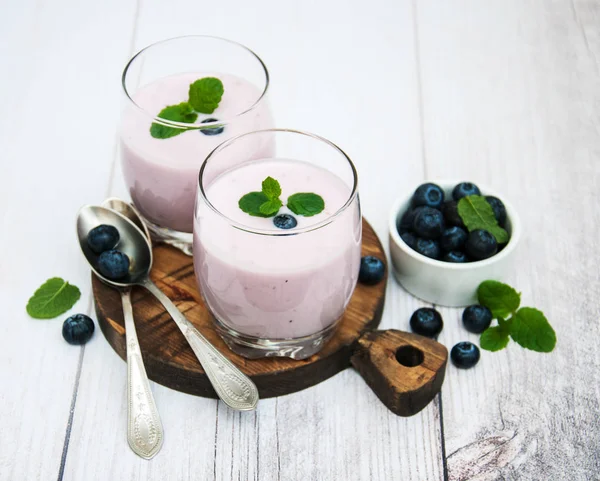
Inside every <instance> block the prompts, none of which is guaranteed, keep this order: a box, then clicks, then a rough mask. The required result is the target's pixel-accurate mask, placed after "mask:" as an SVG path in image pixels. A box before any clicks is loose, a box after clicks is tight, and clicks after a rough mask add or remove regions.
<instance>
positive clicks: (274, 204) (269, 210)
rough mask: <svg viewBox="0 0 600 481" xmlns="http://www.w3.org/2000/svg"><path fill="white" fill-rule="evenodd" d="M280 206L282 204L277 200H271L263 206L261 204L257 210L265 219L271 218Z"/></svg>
mask: <svg viewBox="0 0 600 481" xmlns="http://www.w3.org/2000/svg"><path fill="white" fill-rule="evenodd" d="M281 206H282V203H281V201H280V200H279V199H273V200H268V201H267V202H265V203H264V204H261V206H260V207H259V209H258V210H259V211H260V213H261V214H263V215H264V216H265V217H271V216H273V215H275V214H277V212H279V209H281Z"/></svg>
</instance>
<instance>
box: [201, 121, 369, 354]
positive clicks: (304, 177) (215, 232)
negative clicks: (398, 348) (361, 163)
mask: <svg viewBox="0 0 600 481" xmlns="http://www.w3.org/2000/svg"><path fill="white" fill-rule="evenodd" d="M273 143H274V145H275V149H274V150H273V151H271V152H270V153H269V155H261V152H258V151H257V149H256V145H265V144H269V145H273ZM233 159H235V161H233ZM224 166H226V168H224ZM266 179H270V180H266ZM263 182H265V183H266V184H265V185H266V190H265V188H264V186H263ZM274 186H275V187H274ZM278 189H279V190H280V191H279V190H278ZM265 192H266V193H267V194H269V196H270V197H269V199H271V200H273V199H275V197H277V200H273V202H274V206H273V205H271V207H272V208H268V209H267V210H266V211H261V210H260V209H259V208H258V204H261V205H262V203H263V201H264V200H265V197H264V196H265ZM249 193H252V194H249ZM247 194H249V196H246V195H247ZM277 194H279V195H277ZM298 194H301V195H298ZM306 194H309V197H310V198H311V199H313V201H314V199H315V196H318V197H320V198H321V200H322V205H319V202H316V204H315V202H312V203H307V201H306V198H307V196H306ZM261 195H262V196H263V197H262V198H261V197H260V196H261ZM253 196H254V197H253ZM256 196H258V197H256ZM242 198H245V199H246V200H248V199H250V200H252V199H257V198H258V199H259V200H258V203H257V202H254V203H253V202H246V203H244V201H243V200H242ZM269 202H271V201H269ZM280 204H281V205H280ZM244 209H245V210H244ZM248 209H250V211H251V212H253V214H252V215H251V214H250V213H248ZM257 209H258V210H257ZM275 211H276V212H275ZM267 213H268V215H267ZM361 236H362V221H361V211H360V204H359V199H358V190H357V174H356V170H355V168H354V165H353V164H352V161H351V160H350V159H349V158H348V156H347V155H346V154H345V153H344V152H343V151H342V150H341V149H340V148H339V147H337V146H336V145H334V144H333V143H331V142H329V141H328V140H325V139H323V138H321V137H318V136H316V135H313V134H309V133H305V132H299V131H293V130H282V129H270V130H262V131H257V132H250V133H247V134H242V135H239V136H237V137H235V138H232V139H229V140H227V141H225V142H224V143H223V144H221V145H220V146H219V147H217V148H216V149H215V150H214V151H213V152H211V154H210V155H209V156H208V158H207V159H206V160H205V162H204V163H203V164H202V168H201V169H200V176H199V187H198V197H197V201H196V212H195V220H194V268H195V272H196V278H197V281H198V284H199V286H200V292H201V293H202V295H203V297H204V300H205V302H206V305H207V306H208V308H209V309H210V311H211V313H212V314H213V316H214V320H215V323H216V327H217V330H218V331H219V333H220V335H221V336H222V337H223V339H224V340H225V342H226V343H227V344H228V346H229V347H230V348H231V349H232V350H233V351H235V352H236V353H238V354H241V355H243V356H245V357H248V358H259V357H267V356H287V357H291V358H294V359H304V358H306V357H309V356H311V355H313V354H314V353H316V352H318V351H319V350H320V349H321V348H322V347H323V346H324V344H325V343H326V341H327V340H328V339H329V338H330V337H331V335H332V334H333V332H334V330H335V327H336V324H337V322H338V321H339V320H340V319H341V317H342V315H343V313H344V310H345V309H346V306H347V305H348V302H349V301H350V297H351V295H352V292H353V291H354V288H355V286H356V281H357V278H358V271H359V265H360V256H361Z"/></svg>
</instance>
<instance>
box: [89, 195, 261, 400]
mask: <svg viewBox="0 0 600 481" xmlns="http://www.w3.org/2000/svg"><path fill="white" fill-rule="evenodd" d="M100 224H111V225H114V226H115V227H116V228H117V229H118V230H119V233H120V235H121V241H120V242H119V250H120V251H122V252H124V253H125V254H127V256H128V257H129V259H130V260H131V267H130V270H129V273H128V274H127V276H125V277H124V278H123V279H119V280H118V281H110V283H111V284H112V285H115V286H118V287H131V286H134V285H138V286H143V287H145V288H146V289H148V290H149V291H150V292H151V293H152V294H154V296H155V297H156V298H157V299H158V300H159V301H160V302H161V303H162V305H163V306H164V307H165V308H166V309H167V311H168V312H169V314H170V315H171V317H172V318H173V320H174V321H175V323H176V324H177V327H179V329H180V330H181V332H182V334H183V335H184V336H185V338H186V339H187V341H188V343H189V344H190V347H191V348H192V350H193V351H194V354H195V355H196V357H197V358H198V361H200V364H201V365H202V367H203V368H204V371H205V372H206V375H207V376H208V379H209V380H210V382H211V384H212V385H213V387H214V389H215V391H216V393H217V395H218V396H219V398H221V399H222V400H223V402H225V404H227V405H228V406H229V407H231V408H233V409H237V410H239V411H248V410H251V409H254V408H256V404H257V403H258V390H257V389H256V386H255V385H254V383H253V382H252V381H251V380H250V378H248V377H247V376H246V375H245V374H243V373H242V372H241V371H240V370H239V369H238V368H237V367H235V366H234V365H233V364H232V363H231V362H230V361H229V360H228V359H227V358H226V357H225V356H223V354H221V353H220V352H219V351H218V350H217V349H216V348H215V347H214V346H213V345H212V344H211V343H210V342H208V340H207V339H206V338H205V337H204V336H202V334H200V332H198V330H197V329H196V328H195V327H194V326H193V324H192V323H191V322H190V321H188V320H187V319H186V317H185V316H184V315H183V314H182V313H181V312H180V311H179V309H177V307H176V306H175V304H173V303H172V302H171V300H170V299H169V298H168V297H167V296H166V295H165V294H164V293H163V292H162V291H161V290H160V289H159V288H158V287H157V286H156V284H154V283H153V282H152V280H151V279H150V277H149V273H150V269H151V268H152V250H151V249H150V246H149V244H148V241H147V240H146V238H145V237H144V234H143V233H142V232H141V231H140V230H139V229H138V228H137V227H136V226H135V225H134V224H133V223H132V222H131V221H130V220H128V219H126V218H125V217H123V216H122V215H120V214H117V213H116V212H114V211H112V210H109V209H105V208H103V207H98V206H85V207H82V208H81V210H80V211H79V214H78V216H77V234H78V236H79V244H80V246H81V250H82V251H83V254H84V255H85V256H86V258H87V260H88V262H89V263H90V265H91V266H92V269H93V270H94V272H96V273H97V271H96V266H97V259H98V256H96V254H94V252H93V251H92V250H91V249H90V248H89V246H88V245H87V234H88V232H89V231H90V230H91V229H93V228H94V227H96V226H97V225H100Z"/></svg>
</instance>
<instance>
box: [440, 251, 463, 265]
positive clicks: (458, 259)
mask: <svg viewBox="0 0 600 481" xmlns="http://www.w3.org/2000/svg"><path fill="white" fill-rule="evenodd" d="M441 260H443V261H444V262H454V263H456V264H462V263H464V262H469V258H468V257H467V254H465V253H464V252H462V251H450V252H446V253H445V254H444V255H443V256H442V259H441Z"/></svg>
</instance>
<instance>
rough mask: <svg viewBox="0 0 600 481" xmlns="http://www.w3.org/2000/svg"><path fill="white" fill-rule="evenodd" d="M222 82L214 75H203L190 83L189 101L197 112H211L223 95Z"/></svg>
mask: <svg viewBox="0 0 600 481" xmlns="http://www.w3.org/2000/svg"><path fill="white" fill-rule="evenodd" d="M223 92H224V89H223V82H221V81H220V80H219V79H218V78H215V77H205V78H202V79H200V80H196V81H195V82H194V83H193V84H191V85H190V91H189V103H190V105H191V106H192V107H193V108H194V110H196V111H197V112H202V113H203V114H212V113H213V112H214V111H215V109H216V108H217V107H218V106H219V102H221V97H223Z"/></svg>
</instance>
